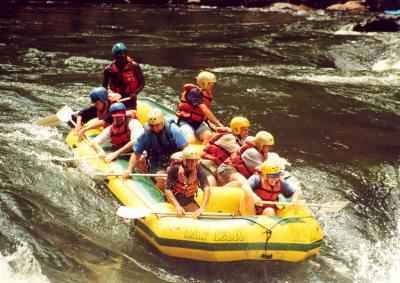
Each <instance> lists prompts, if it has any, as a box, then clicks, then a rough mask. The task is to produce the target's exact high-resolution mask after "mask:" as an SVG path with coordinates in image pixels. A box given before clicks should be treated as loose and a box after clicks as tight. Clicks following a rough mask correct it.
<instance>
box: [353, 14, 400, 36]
mask: <svg viewBox="0 0 400 283" xmlns="http://www.w3.org/2000/svg"><path fill="white" fill-rule="evenodd" d="M353 30H354V31H359V32H374V31H376V32H396V31H400V16H393V15H378V16H375V17H373V18H370V19H365V20H364V21H362V22H360V23H357V24H356V25H354V27H353Z"/></svg>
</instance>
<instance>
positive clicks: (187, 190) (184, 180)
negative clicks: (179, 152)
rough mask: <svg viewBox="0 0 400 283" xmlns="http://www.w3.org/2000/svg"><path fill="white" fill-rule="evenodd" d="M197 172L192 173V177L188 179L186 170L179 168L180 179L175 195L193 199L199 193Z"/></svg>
mask: <svg viewBox="0 0 400 283" xmlns="http://www.w3.org/2000/svg"><path fill="white" fill-rule="evenodd" d="M197 189H198V185H197V172H194V173H192V175H191V176H189V177H186V175H185V169H183V166H182V165H181V166H179V169H178V177H177V178H176V182H175V185H174V191H173V192H174V194H177V193H179V194H182V195H184V196H185V197H187V198H191V197H193V196H194V195H195V194H196V193H197Z"/></svg>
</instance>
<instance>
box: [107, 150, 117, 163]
mask: <svg viewBox="0 0 400 283" xmlns="http://www.w3.org/2000/svg"><path fill="white" fill-rule="evenodd" d="M117 157H118V154H116V153H115V152H113V153H110V154H108V155H107V156H106V157H105V159H104V161H105V162H111V161H113V160H114V159H115V158H117Z"/></svg>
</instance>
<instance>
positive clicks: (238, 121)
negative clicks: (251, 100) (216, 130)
mask: <svg viewBox="0 0 400 283" xmlns="http://www.w3.org/2000/svg"><path fill="white" fill-rule="evenodd" d="M243 127H250V121H249V120H248V119H247V118H245V117H234V118H233V119H232V120H231V129H232V133H233V134H234V135H238V134H240V130H241V129H242V128H243Z"/></svg>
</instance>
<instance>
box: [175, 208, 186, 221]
mask: <svg viewBox="0 0 400 283" xmlns="http://www.w3.org/2000/svg"><path fill="white" fill-rule="evenodd" d="M183 215H185V210H184V209H183V207H182V206H178V207H177V208H176V216H177V217H179V218H181V217H182V216H183Z"/></svg>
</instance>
